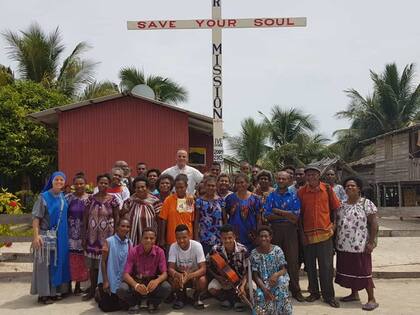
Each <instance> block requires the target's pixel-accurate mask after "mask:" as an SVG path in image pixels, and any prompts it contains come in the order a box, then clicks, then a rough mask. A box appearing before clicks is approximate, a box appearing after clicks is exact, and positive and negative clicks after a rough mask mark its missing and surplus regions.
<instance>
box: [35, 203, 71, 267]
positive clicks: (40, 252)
mask: <svg viewBox="0 0 420 315" xmlns="http://www.w3.org/2000/svg"><path fill="white" fill-rule="evenodd" d="M60 201H61V206H60V214H59V216H58V222H57V225H56V226H55V228H54V227H53V228H52V229H48V230H47V231H45V234H40V237H41V239H42V246H41V248H39V249H36V250H35V251H34V256H35V259H38V261H40V262H43V261H46V263H47V265H49V264H50V256H51V252H53V253H54V266H57V230H58V227H59V226H60V222H61V217H62V215H63V210H64V199H63V196H60Z"/></svg>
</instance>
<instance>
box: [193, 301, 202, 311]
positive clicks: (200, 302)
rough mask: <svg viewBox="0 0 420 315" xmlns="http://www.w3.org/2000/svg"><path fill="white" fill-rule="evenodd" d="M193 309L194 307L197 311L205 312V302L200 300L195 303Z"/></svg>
mask: <svg viewBox="0 0 420 315" xmlns="http://www.w3.org/2000/svg"><path fill="white" fill-rule="evenodd" d="M193 307H194V308H195V309H196V310H203V309H204V303H203V301H201V300H200V299H198V300H196V301H195V302H194V305H193Z"/></svg>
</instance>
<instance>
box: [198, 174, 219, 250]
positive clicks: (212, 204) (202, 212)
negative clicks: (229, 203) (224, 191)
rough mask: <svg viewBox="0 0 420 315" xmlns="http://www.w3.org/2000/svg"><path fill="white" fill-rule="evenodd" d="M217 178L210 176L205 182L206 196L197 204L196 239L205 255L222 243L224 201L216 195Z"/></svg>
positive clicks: (200, 198) (199, 199)
mask: <svg viewBox="0 0 420 315" xmlns="http://www.w3.org/2000/svg"><path fill="white" fill-rule="evenodd" d="M216 184H217V178H216V177H214V176H208V177H207V178H206V180H205V183H204V185H205V191H206V193H205V195H204V196H203V197H199V198H197V200H196V202H195V209H196V211H195V213H196V217H195V222H194V225H195V226H194V239H195V240H197V241H199V242H200V243H201V245H203V250H204V255H207V254H208V253H209V252H210V250H211V249H212V247H213V246H214V245H216V244H218V243H220V231H219V230H220V227H221V226H222V225H223V215H222V208H223V207H224V201H223V199H222V198H221V197H219V196H218V195H217V193H216V191H217V187H216Z"/></svg>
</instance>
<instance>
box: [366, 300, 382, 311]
mask: <svg viewBox="0 0 420 315" xmlns="http://www.w3.org/2000/svg"><path fill="white" fill-rule="evenodd" d="M378 306H379V304H378V303H375V302H368V303H366V304H363V305H362V310H364V311H373V310H374V309H375V308H377V307H378Z"/></svg>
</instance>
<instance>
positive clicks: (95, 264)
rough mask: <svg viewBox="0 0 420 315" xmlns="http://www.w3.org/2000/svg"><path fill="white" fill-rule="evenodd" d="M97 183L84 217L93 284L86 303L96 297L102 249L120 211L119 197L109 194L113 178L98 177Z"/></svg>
mask: <svg viewBox="0 0 420 315" xmlns="http://www.w3.org/2000/svg"><path fill="white" fill-rule="evenodd" d="M96 181H97V187H98V192H97V193H96V194H94V195H92V196H90V197H89V198H88V200H87V202H86V208H85V212H84V215H83V226H84V229H83V248H84V249H85V252H86V258H87V259H86V261H87V265H88V268H89V271H90V272H89V273H90V283H91V285H90V290H89V292H88V293H87V294H86V295H85V296H83V300H84V301H87V300H90V299H91V298H93V297H94V295H95V289H96V285H97V279H98V271H99V260H100V258H101V256H102V247H103V246H104V243H105V240H106V239H107V238H108V237H110V236H112V235H113V234H114V226H116V225H117V224H118V219H119V209H120V208H119V202H118V200H117V197H116V196H115V195H114V194H110V193H108V192H107V190H108V187H109V184H110V183H111V177H110V176H109V175H108V174H103V175H98V176H97V178H96Z"/></svg>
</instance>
